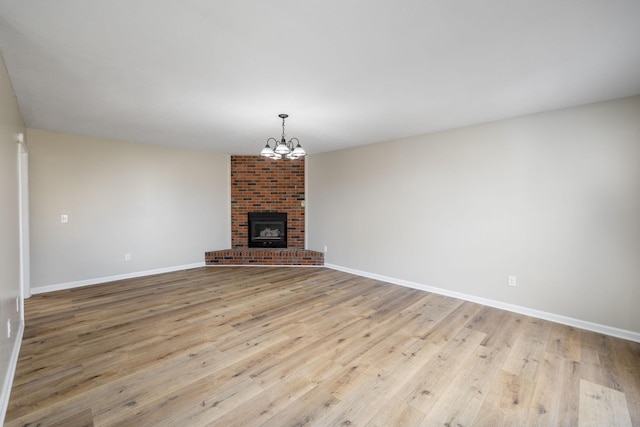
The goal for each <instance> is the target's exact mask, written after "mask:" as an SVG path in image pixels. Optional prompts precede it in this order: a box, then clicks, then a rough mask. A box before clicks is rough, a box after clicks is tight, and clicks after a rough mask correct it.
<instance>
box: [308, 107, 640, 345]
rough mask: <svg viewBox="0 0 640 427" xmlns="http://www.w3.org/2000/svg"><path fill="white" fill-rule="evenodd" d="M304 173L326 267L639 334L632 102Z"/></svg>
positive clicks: (314, 240)
mask: <svg viewBox="0 0 640 427" xmlns="http://www.w3.org/2000/svg"><path fill="white" fill-rule="evenodd" d="M307 162H308V163H307V168H308V170H307V173H308V197H307V198H308V213H307V215H308V222H309V228H308V242H309V249H315V250H323V249H324V246H327V249H328V252H327V254H326V262H327V263H328V264H333V265H336V266H341V267H346V268H350V269H354V270H358V271H362V272H368V273H373V274H378V275H381V276H388V277H392V278H397V279H400V280H406V281H410V282H414V283H418V284H424V285H427V286H433V287H437V288H441V289H445V290H449V291H454V292H460V293H463V294H467V295H473V296H478V297H482V298H487V299H491V300H495V301H500V302H504V303H507V304H513V305H517V306H522V307H527V308H531V309H534V310H540V311H544V312H549V313H555V314H558V315H562V316H568V317H571V318H575V319H580V320H584V321H589V322H594V323H597V324H601V325H607V326H610V327H614V328H620V329H624V330H629V331H635V332H640V310H639V309H638V307H637V304H638V303H640V97H632V98H626V99H621V100H615V101H611V102H603V103H597V104H592V105H586V106H581V107H577V108H570V109H564V110H559V111H553V112H548V113H543V114H536V115H531V116H526V117H520V118H514V119H509V120H503V121H499V122H494V123H488V124H482V125H478V126H472V127H467V128H462V129H457V130H451V131H447V132H441V133H436V134H429V135H422V136H418V137H413V138H408V139H404V140H399V141H393V142H388V143H382V144H375V145H370V146H365V147H361V148H355V149H349V150H342V151H336V152H330V153H325V154H320V155H312V156H309V158H308V160H307ZM508 275H515V276H516V277H517V286H516V287H515V288H513V287H508V286H507V276H508Z"/></svg>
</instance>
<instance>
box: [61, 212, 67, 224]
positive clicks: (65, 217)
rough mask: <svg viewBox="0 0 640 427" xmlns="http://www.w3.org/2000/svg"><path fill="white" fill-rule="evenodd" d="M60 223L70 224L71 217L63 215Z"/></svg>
mask: <svg viewBox="0 0 640 427" xmlns="http://www.w3.org/2000/svg"><path fill="white" fill-rule="evenodd" d="M60 222H61V223H63V224H66V223H68V222H69V215H67V214H62V215H60Z"/></svg>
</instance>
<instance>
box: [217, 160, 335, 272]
mask: <svg viewBox="0 0 640 427" xmlns="http://www.w3.org/2000/svg"><path fill="white" fill-rule="evenodd" d="M304 175H305V173H304V160H272V159H267V158H265V157H261V156H231V249H227V250H222V251H211V252H206V253H205V262H206V264H207V265H324V254H322V253H321V252H317V251H308V250H305V249H304V233H305V221H304V215H305V207H304V202H305V192H304V188H305V185H304V184H305V182H304ZM249 212H281V213H286V216H287V229H286V235H287V242H286V243H287V245H286V248H250V247H249V243H248V242H249V222H248V217H249Z"/></svg>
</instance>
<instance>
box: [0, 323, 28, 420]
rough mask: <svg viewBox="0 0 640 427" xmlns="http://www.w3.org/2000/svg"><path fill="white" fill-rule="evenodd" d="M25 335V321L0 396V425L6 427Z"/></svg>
mask: <svg viewBox="0 0 640 427" xmlns="http://www.w3.org/2000/svg"><path fill="white" fill-rule="evenodd" d="M23 334H24V321H20V326H19V327H18V331H17V332H16V338H15V340H14V342H13V350H12V351H11V359H10V360H9V366H8V367H7V375H6V376H5V377H4V384H2V394H1V395H0V425H4V417H5V416H6V415H7V407H8V406H9V396H10V395H11V386H12V385H13V377H14V376H15V374H16V367H17V366H18V356H19V355H20V345H21V344H22V335H23Z"/></svg>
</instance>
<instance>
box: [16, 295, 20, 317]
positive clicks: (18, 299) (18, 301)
mask: <svg viewBox="0 0 640 427" xmlns="http://www.w3.org/2000/svg"><path fill="white" fill-rule="evenodd" d="M16 311H17V312H18V313H20V298H19V297H16Z"/></svg>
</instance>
